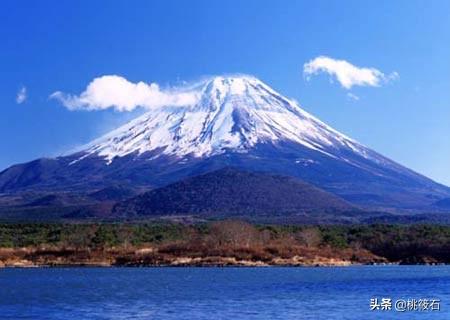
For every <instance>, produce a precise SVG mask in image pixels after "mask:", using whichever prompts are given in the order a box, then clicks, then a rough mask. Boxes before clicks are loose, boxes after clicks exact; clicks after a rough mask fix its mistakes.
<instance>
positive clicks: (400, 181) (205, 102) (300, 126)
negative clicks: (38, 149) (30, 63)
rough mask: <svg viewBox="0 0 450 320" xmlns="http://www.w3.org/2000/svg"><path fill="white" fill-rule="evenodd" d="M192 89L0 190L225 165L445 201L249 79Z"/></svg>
mask: <svg viewBox="0 0 450 320" xmlns="http://www.w3.org/2000/svg"><path fill="white" fill-rule="evenodd" d="M195 90H196V92H197V93H198V97H199V99H198V101H197V103H195V104H193V105H187V106H184V107H174V106H166V107H163V108H158V109H154V110H149V111H147V112H146V113H145V114H143V115H142V116H140V117H138V118H137V119H135V120H133V121H131V122H129V123H127V124H125V125H124V126H122V127H120V128H118V129H116V130H114V131H112V132H111V133H109V134H107V135H105V136H103V137H101V138H99V139H97V140H95V141H93V142H92V143H90V144H88V145H87V146H86V147H85V148H82V150H81V151H77V152H75V153H73V154H70V155H68V156H61V157H58V158H45V159H38V160H35V161H31V162H29V163H24V164H18V165H14V166H12V167H10V168H8V169H6V170H4V171H3V172H1V173H0V192H3V193H14V192H19V191H25V190H50V191H58V190H65V191H67V190H73V191H77V192H80V191H82V192H92V191H95V190H99V189H103V188H108V187H110V186H111V185H121V186H123V187H124V188H131V189H133V188H147V189H148V188H159V187H162V186H165V185H168V184H170V183H173V182H176V181H180V180H182V179H184V178H187V177H192V176H195V175H200V174H203V173H207V172H210V171H214V170H217V169H220V168H224V167H229V166H232V167H235V168H240V169H243V170H246V171H258V172H268V173H271V174H278V175H284V176H291V177H296V178H299V179H301V180H303V181H305V182H307V183H310V184H312V185H314V186H316V187H318V188H321V189H323V190H325V191H327V192H331V193H333V194H336V195H338V196H340V197H342V198H344V199H346V200H348V201H350V202H353V203H355V204H358V205H362V206H366V207H371V208H390V209H392V208H396V209H408V210H409V209H415V210H417V209H419V210H423V209H427V208H429V207H430V206H431V207H433V203H435V202H436V201H439V200H441V199H444V198H448V197H450V189H449V188H448V187H446V186H443V185H440V184H438V183H436V182H434V181H432V180H430V179H428V178H426V177H424V176H422V175H420V174H418V173H416V172H414V171H412V170H410V169H407V168H405V167H403V166H401V165H399V164H397V163H396V162H394V161H392V160H390V159H388V158H386V157H384V156H382V155H380V154H379V153H377V152H375V151H373V150H371V149H369V148H367V147H366V146H363V145H362V144H360V143H358V142H356V141H355V140H353V139H351V138H349V137H347V136H345V135H343V134H341V133H339V132H338V131H336V130H335V129H333V128H331V127H330V126H328V125H326V124H325V123H323V122H321V121H320V120H318V119H317V118H315V117H313V116H312V115H310V114H309V113H307V112H305V111H304V110H303V109H302V108H301V107H300V106H299V105H298V104H297V103H296V102H295V101H292V100H290V99H287V98H285V97H283V96H282V95H281V94H279V93H277V92H276V91H274V90H273V89H271V88H270V87H269V86H267V85H266V84H264V83H263V82H261V81H260V80H258V79H256V78H254V77H251V76H232V77H215V78H212V79H209V80H207V81H204V82H203V83H201V84H199V85H198V86H197V87H196V88H195ZM368 125H370V124H368Z"/></svg>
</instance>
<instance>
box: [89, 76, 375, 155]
mask: <svg viewBox="0 0 450 320" xmlns="http://www.w3.org/2000/svg"><path fill="white" fill-rule="evenodd" d="M199 91H200V95H199V97H200V98H199V100H198V102H197V103H196V104H195V105H192V106H184V107H170V106H167V107H165V108H162V109H155V110H152V111H149V112H147V113H145V114H144V115H142V116H140V117H139V118H137V119H135V120H134V121H131V122H130V123H128V124H126V125H124V126H122V127H120V128H119V129H117V130H114V131H113V132H111V133H109V134H107V135H106V136H104V137H102V138H100V139H98V140H96V141H94V142H92V143H91V144H90V145H89V147H88V148H87V149H86V150H85V151H86V153H87V155H90V154H96V155H99V156H101V157H104V158H105V159H106V161H107V162H111V161H112V160H113V159H114V158H115V157H123V156H126V155H128V154H130V153H133V152H136V153H137V154H139V155H140V154H143V153H145V152H150V151H156V150H157V154H164V155H173V156H177V157H184V156H193V157H205V156H212V155H218V154H223V153H225V152H227V151H231V152H249V151H250V150H251V149H252V148H253V147H254V146H255V145H256V144H258V143H266V142H270V143H276V142H278V141H290V142H293V143H298V144H300V145H302V146H304V147H306V148H308V149H311V150H314V151H317V152H320V153H322V154H324V155H328V156H330V157H333V156H334V157H338V154H337V153H339V150H340V149H345V150H349V151H354V152H357V153H358V154H360V155H361V156H363V157H372V158H373V159H374V160H375V161H383V159H382V158H380V157H378V156H377V155H375V154H373V153H371V152H370V150H368V149H367V148H365V147H363V146H361V145H360V144H358V143H356V142H355V141H353V140H351V139H350V138H348V137H346V136H344V135H343V134H341V133H339V132H337V131H336V130H334V129H332V128H330V127H329V126H327V125H326V124H324V123H323V122H321V121H319V120H318V119H316V118H314V117H313V116H311V115H310V114H308V113H307V112H305V111H304V110H302V109H301V108H300V107H299V106H298V104H297V103H296V102H294V101H292V100H289V99H287V98H285V97H283V96H282V95H280V94H278V93H277V92H275V91H274V90H272V89H271V88H270V87H269V86H267V85H266V84H264V83H263V82H261V81H260V80H258V79H256V78H254V77H251V76H235V77H215V78H213V79H211V80H209V81H207V82H205V83H204V85H203V86H201V88H200V90H199ZM153 157H155V154H154V155H153Z"/></svg>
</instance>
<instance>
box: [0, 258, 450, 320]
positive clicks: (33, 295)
mask: <svg viewBox="0 0 450 320" xmlns="http://www.w3.org/2000/svg"><path fill="white" fill-rule="evenodd" d="M375 297H378V298H379V299H381V298H383V297H384V298H390V299H392V303H393V306H392V310H390V311H381V310H378V311H370V299H371V298H375ZM399 299H400V300H401V299H405V300H407V299H411V300H412V301H413V299H416V300H419V299H440V303H439V305H440V309H441V310H440V311H405V312H399V311H395V310H394V303H395V301H397V300H399ZM435 305H436V303H435ZM0 319H2V320H3V319H14V320H16V319H33V320H34V319H64V320H70V319H77V320H81V319H192V320H195V319H283V320H285V319H446V320H448V319H450V266H360V267H343V268H342V267H341V268H60V269H58V268H55V269H0Z"/></svg>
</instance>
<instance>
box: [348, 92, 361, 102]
mask: <svg viewBox="0 0 450 320" xmlns="http://www.w3.org/2000/svg"><path fill="white" fill-rule="evenodd" d="M347 98H349V99H350V100H355V101H358V100H359V97H358V96H357V95H356V94H354V93H351V92H348V93H347Z"/></svg>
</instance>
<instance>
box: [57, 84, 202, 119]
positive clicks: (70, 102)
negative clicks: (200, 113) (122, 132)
mask: <svg viewBox="0 0 450 320" xmlns="http://www.w3.org/2000/svg"><path fill="white" fill-rule="evenodd" d="M50 98H52V99H57V100H59V101H60V102H61V103H62V104H63V105H64V106H65V107H66V108H68V109H70V110H103V109H108V108H114V109H116V110H117V111H131V110H133V109H135V108H137V107H144V108H157V107H161V106H166V105H170V106H186V105H192V104H195V103H196V102H197V101H198V99H199V94H198V93H197V92H196V91H184V90H179V89H168V90H161V89H160V87H159V86H158V84H156V83H145V82H138V83H133V82H130V81H128V80H127V79H125V78H123V77H120V76H117V75H106V76H101V77H98V78H95V79H94V80H92V81H91V83H89V84H88V86H87V87H86V89H85V91H83V92H82V93H81V94H80V95H72V94H66V93H63V92H60V91H57V92H54V93H52V94H51V95H50Z"/></svg>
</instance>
